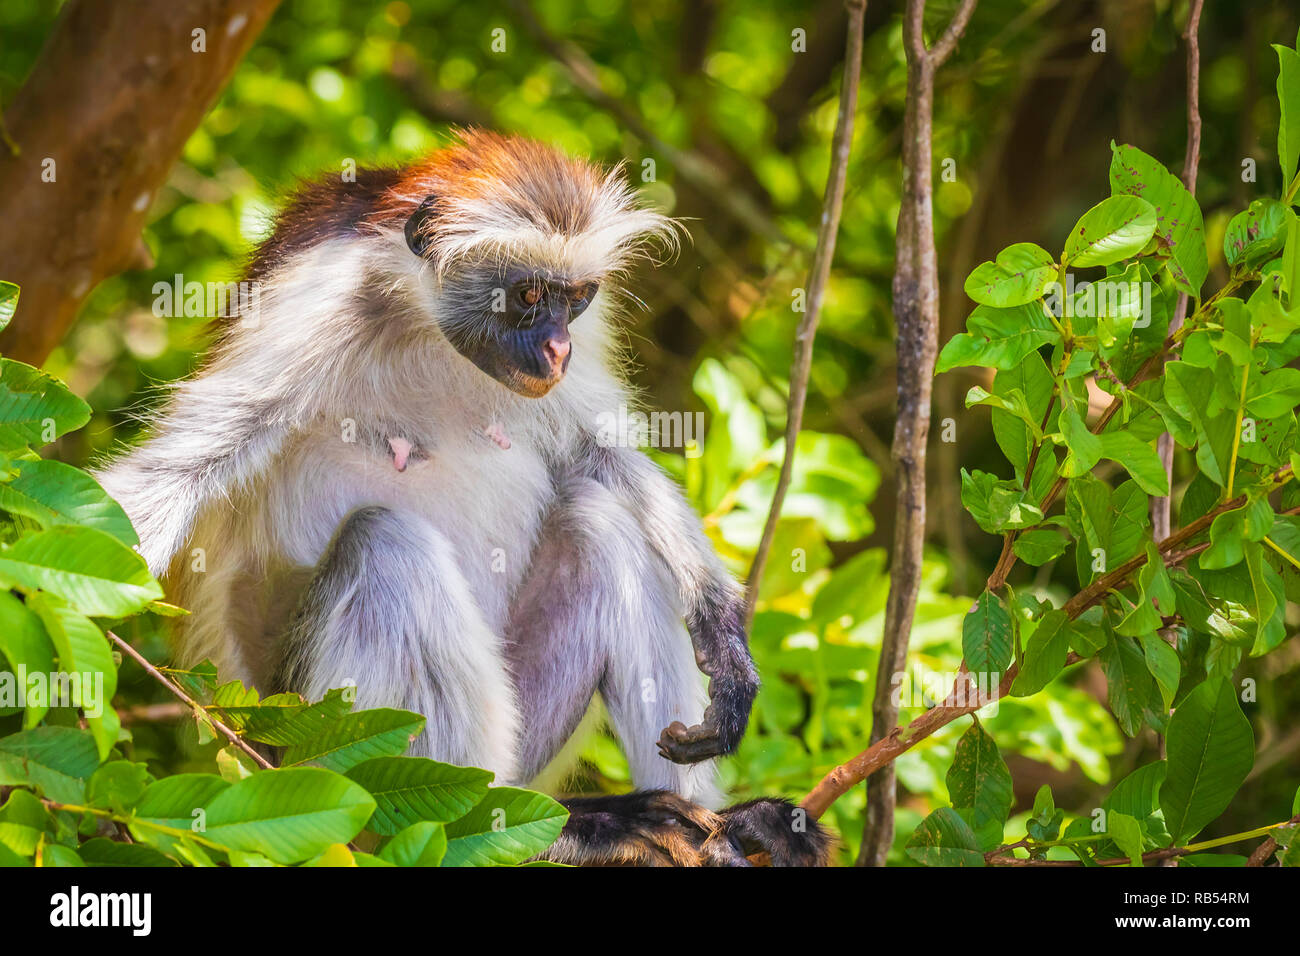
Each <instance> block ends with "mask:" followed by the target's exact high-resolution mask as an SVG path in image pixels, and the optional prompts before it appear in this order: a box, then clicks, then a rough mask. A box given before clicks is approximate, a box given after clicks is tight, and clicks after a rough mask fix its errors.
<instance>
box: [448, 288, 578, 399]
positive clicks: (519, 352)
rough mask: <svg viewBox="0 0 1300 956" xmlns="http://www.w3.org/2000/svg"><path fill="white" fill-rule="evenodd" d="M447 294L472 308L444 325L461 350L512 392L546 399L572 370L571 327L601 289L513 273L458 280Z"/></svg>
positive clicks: (454, 300) (453, 300)
mask: <svg viewBox="0 0 1300 956" xmlns="http://www.w3.org/2000/svg"><path fill="white" fill-rule="evenodd" d="M444 288H445V290H446V291H447V292H449V293H451V295H450V296H449V299H450V301H452V302H458V301H459V302H465V303H466V304H467V306H468V307H467V309H466V313H465V314H463V315H460V316H452V317H450V318H449V320H447V321H444V322H443V323H442V329H443V332H444V334H446V336H447V338H448V340H449V341H450V342H451V344H452V345H453V346H455V348H456V350H457V351H458V352H460V354H461V355H463V356H465V357H466V358H467V359H469V360H470V361H471V362H473V363H474V364H475V365H477V366H478V367H479V368H480V369H482V370H483V371H484V372H486V373H487V374H489V375H491V376H492V377H493V378H494V379H496V380H497V381H498V382H500V383H501V384H503V385H505V386H506V387H507V388H509V389H511V390H512V391H514V392H517V393H518V394H520V395H524V396H526V397H528V398H541V397H542V396H543V395H545V394H546V393H547V392H549V391H550V390H551V389H553V388H554V387H555V386H556V385H558V384H559V382H560V380H561V379H562V378H564V373H565V372H566V371H567V370H568V368H569V359H570V358H571V357H572V342H571V340H570V338H569V323H570V322H572V321H573V320H574V319H576V318H577V317H578V316H579V315H581V314H582V312H583V311H584V310H585V309H586V308H587V306H588V305H590V304H591V300H592V298H593V297H594V296H595V295H596V290H597V283H596V282H594V281H592V280H574V279H571V278H569V277H565V276H558V275H554V274H544V273H539V272H534V271H531V270H525V269H512V270H507V271H506V272H504V273H502V272H491V273H486V274H479V275H477V276H474V275H466V276H459V277H454V278H452V279H450V280H449V281H448V282H447V284H446V285H445V286H444Z"/></svg>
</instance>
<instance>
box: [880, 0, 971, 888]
mask: <svg viewBox="0 0 1300 956" xmlns="http://www.w3.org/2000/svg"><path fill="white" fill-rule="evenodd" d="M974 9H975V0H963V3H962V5H961V7H960V8H959V9H958V11H957V13H956V15H955V16H954V17H953V21H952V23H951V24H949V26H948V29H947V30H946V31H945V32H944V34H943V36H942V37H941V38H940V39H939V41H938V42H937V43H936V44H935V45H934V47H933V48H932V49H930V50H928V51H927V50H926V48H925V39H924V37H923V36H922V29H923V23H924V20H925V0H908V4H907V9H906V12H905V14H904V19H903V32H904V44H903V46H904V49H905V51H906V54H907V97H906V100H905V106H904V113H903V197H902V203H901V205H900V206H899V210H898V229H897V233H898V239H897V247H896V251H895V257H894V286H893V292H894V324H895V325H896V327H897V329H898V416H897V419H896V423H895V425H894V443H893V446H892V448H891V449H890V458H891V459H892V460H893V462H894V481H895V484H896V486H897V504H896V511H897V519H896V521H895V523H894V542H893V543H894V549H893V559H892V561H891V565H890V573H889V597H888V599H887V601H886V604H885V626H884V632H883V634H882V637H881V644H880V659H879V663H878V664H877V667H876V690H875V698H874V699H873V701H872V705H871V742H873V743H875V742H878V741H881V740H883V739H884V738H885V737H886V735H889V734H891V733H892V732H893V730H894V727H895V726H896V725H897V723H898V704H897V702H896V701H895V699H894V686H893V678H894V675H895V674H897V673H898V672H900V671H902V670H905V669H906V667H907V645H908V638H909V636H910V634H911V631H912V619H913V617H914V616H915V614H916V601H917V593H918V591H919V589H920V584H921V560H922V553H923V551H924V548H925V505H926V500H925V499H926V487H925V486H926V480H925V479H926V475H925V469H926V446H927V444H928V441H929V437H930V400H931V390H932V388H933V384H934V362H935V357H936V356H937V355H938V352H939V265H938V261H937V256H936V254H935V248H934V212H933V201H932V192H933V181H932V174H931V166H932V163H933V157H932V153H931V124H932V121H933V116H934V75H935V71H936V70H937V69H938V67H939V65H940V64H941V63H943V61H944V60H946V59H947V58H948V56H949V55H951V53H952V51H953V49H954V48H955V47H956V45H957V38H958V37H959V36H961V34H962V32H963V31H964V30H965V29H966V24H967V22H968V21H969V20H970V17H971V14H972V12H973V11H974ZM896 789H897V788H896V786H895V780H894V771H893V764H892V763H888V764H886V765H885V766H884V767H883V768H882V772H881V773H880V775H879V777H878V778H877V779H876V780H874V781H872V782H870V783H868V786H867V811H866V823H865V827H864V832H863V837H862V846H861V850H860V852H859V853H858V861H857V862H858V865H859V866H884V864H885V857H886V855H887V854H888V853H889V848H890V846H892V845H893V842H894V800H895V791H896Z"/></svg>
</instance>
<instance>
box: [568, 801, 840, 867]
mask: <svg viewBox="0 0 1300 956" xmlns="http://www.w3.org/2000/svg"><path fill="white" fill-rule="evenodd" d="M563 803H564V805H565V807H566V808H567V809H568V811H569V820H568V822H567V823H565V825H564V831H563V832H562V833H561V834H560V838H559V839H558V840H557V841H556V842H555V844H554V845H553V846H552V847H551V848H550V849H549V850H548V851H547V852H546V853H545V854H544V857H545V858H546V859H549V860H551V861H553V862H556V863H571V864H574V865H577V866H690V867H694V866H751V865H752V863H751V862H750V861H749V860H747V859H746V857H747V856H754V855H756V854H763V853H766V854H768V856H769V857H770V859H771V862H772V865H773V866H826V865H827V864H828V862H829V860H830V855H831V851H832V849H833V848H834V841H833V840H832V838H831V836H830V834H829V833H828V832H827V831H826V830H825V829H824V828H823V827H821V825H819V824H818V823H817V822H816V821H814V820H809V819H807V817H806V816H805V815H804V811H803V810H801V809H800V808H799V807H796V806H795V805H794V804H792V803H790V802H789V801H788V800H780V799H773V798H762V799H758V800H750V801H748V802H746V803H739V804H736V805H735V806H734V807H728V808H727V809H725V810H723V811H721V812H720V813H714V812H713V811H711V810H707V809H705V808H704V807H701V806H699V805H697V804H694V803H691V802H690V801H688V800H683V799H682V798H681V797H679V796H677V795H676V794H673V793H669V792H668V791H665V790H646V791H639V792H637V793H629V794H624V795H620V796H604V797H580V798H577V799H572V800H565V801H563Z"/></svg>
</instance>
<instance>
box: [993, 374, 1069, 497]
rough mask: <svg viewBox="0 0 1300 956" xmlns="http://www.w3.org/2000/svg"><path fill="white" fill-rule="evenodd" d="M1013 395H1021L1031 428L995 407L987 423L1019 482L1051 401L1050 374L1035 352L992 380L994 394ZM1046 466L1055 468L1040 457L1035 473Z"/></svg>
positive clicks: (1021, 479) (1023, 475)
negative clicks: (1032, 424) (1026, 408)
mask: <svg viewBox="0 0 1300 956" xmlns="http://www.w3.org/2000/svg"><path fill="white" fill-rule="evenodd" d="M1013 392H1019V393H1020V394H1021V395H1023V396H1024V400H1025V403H1026V405H1027V406H1028V410H1029V414H1030V416H1031V418H1032V419H1033V421H1034V426H1033V427H1032V428H1031V427H1030V426H1028V425H1027V424H1026V423H1025V422H1024V421H1023V420H1022V419H1021V418H1019V417H1017V416H1015V415H1012V414H1011V413H1010V412H1004V411H1002V410H1001V409H998V408H994V409H993V412H992V414H991V415H990V423H991V424H992V425H993V435H994V437H995V438H996V439H997V442H998V447H999V448H1001V449H1002V453H1003V454H1004V455H1006V456H1007V460H1008V461H1010V462H1011V464H1012V465H1014V466H1015V469H1016V478H1017V479H1019V480H1020V481H1021V482H1022V483H1023V481H1024V477H1025V469H1026V468H1028V467H1029V456H1030V454H1031V453H1032V452H1033V447H1034V438H1035V435H1038V434H1040V433H1041V431H1042V425H1043V422H1044V419H1045V417H1046V415H1047V409H1048V405H1049V404H1050V402H1051V399H1052V373H1051V372H1049V371H1048V370H1047V364H1046V363H1045V362H1044V361H1043V357H1042V356H1041V355H1039V354H1038V353H1037V352H1031V353H1029V354H1028V355H1026V356H1025V358H1024V361H1022V362H1019V363H1017V365H1016V366H1015V367H1014V368H1011V369H1003V370H1002V371H1000V372H998V373H997V375H995V376H994V377H993V394H994V395H999V396H1002V397H1003V398H1005V397H1006V396H1007V395H1009V394H1011V393H1013ZM1047 464H1051V465H1052V466H1053V467H1054V466H1055V462H1054V461H1052V460H1051V459H1050V456H1049V455H1047V454H1040V464H1039V466H1037V467H1036V468H1035V472H1037V471H1039V470H1045V469H1044V468H1043V466H1044V465H1047Z"/></svg>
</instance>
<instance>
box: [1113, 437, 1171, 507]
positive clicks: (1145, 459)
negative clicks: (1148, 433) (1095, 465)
mask: <svg viewBox="0 0 1300 956" xmlns="http://www.w3.org/2000/svg"><path fill="white" fill-rule="evenodd" d="M1097 439H1098V441H1099V442H1100V444H1101V457H1102V458H1109V459H1111V460H1112V461H1117V462H1119V463H1120V464H1121V465H1123V466H1124V468H1125V470H1126V471H1128V473H1129V474H1130V475H1132V476H1133V480H1134V481H1135V482H1137V485H1138V487H1139V488H1141V489H1142V490H1143V491H1145V492H1146V493H1147V494H1149V495H1167V494H1169V478H1168V476H1167V475H1166V474H1165V466H1164V464H1163V463H1162V462H1161V461H1160V455H1159V453H1158V452H1157V451H1156V450H1155V448H1154V447H1153V446H1152V445H1151V444H1150V443H1149V442H1144V441H1142V440H1140V439H1139V438H1137V437H1136V436H1134V435H1133V434H1132V433H1131V432H1127V431H1110V432H1103V433H1102V434H1100V435H1098V436H1097Z"/></svg>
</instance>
